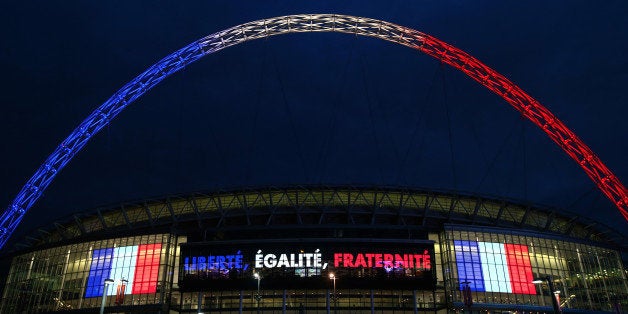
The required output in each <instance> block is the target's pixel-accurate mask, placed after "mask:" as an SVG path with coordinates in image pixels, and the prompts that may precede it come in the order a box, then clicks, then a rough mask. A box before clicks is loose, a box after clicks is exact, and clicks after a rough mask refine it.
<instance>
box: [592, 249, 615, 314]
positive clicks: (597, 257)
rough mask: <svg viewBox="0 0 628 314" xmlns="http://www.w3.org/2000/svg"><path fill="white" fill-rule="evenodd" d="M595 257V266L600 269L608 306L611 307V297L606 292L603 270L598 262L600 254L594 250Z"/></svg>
mask: <svg viewBox="0 0 628 314" xmlns="http://www.w3.org/2000/svg"><path fill="white" fill-rule="evenodd" d="M595 258H596V259H597V266H598V267H599V269H600V276H601V277H602V284H604V292H605V293H606V300H608V307H609V308H611V309H612V308H613V304H612V303H611V297H610V295H609V294H608V288H606V279H605V278H606V275H604V270H603V269H602V264H601V263H600V256H599V255H598V254H597V251H595Z"/></svg>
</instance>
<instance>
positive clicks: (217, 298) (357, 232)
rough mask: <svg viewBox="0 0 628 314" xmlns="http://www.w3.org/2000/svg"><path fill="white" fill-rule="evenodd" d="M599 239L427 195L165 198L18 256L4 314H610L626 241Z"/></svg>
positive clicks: (555, 217) (46, 237) (336, 192)
mask: <svg viewBox="0 0 628 314" xmlns="http://www.w3.org/2000/svg"><path fill="white" fill-rule="evenodd" d="M608 230H609V229H608V228H606V227H605V226H603V225H601V224H596V223H592V222H591V221H588V220H586V219H583V218H580V217H578V216H565V215H564V214H562V213H560V212H557V211H555V210H551V209H546V208H536V207H530V206H521V205H517V204H516V203H513V202H511V201H508V200H495V199H485V198H479V197H476V196H467V195H456V194H450V193H442V192H434V191H415V190H403V189H381V188H379V189H374V188H355V187H324V188H322V187H294V188H284V189H280V188H268V189H257V190H244V191H229V192H221V193H215V194H195V195H185V196H183V195H182V196H171V197H167V198H163V199H155V200H143V201H139V202H130V203H123V204H119V205H117V206H115V207H109V208H101V209H97V210H94V211H91V212H88V213H85V214H75V215H72V216H69V217H65V218H64V219H61V220H59V221H57V222H55V223H52V224H50V226H49V227H48V228H45V229H39V230H37V231H36V232H33V233H32V234H31V235H30V236H29V237H27V238H26V239H24V240H23V241H21V242H19V243H18V244H17V247H19V248H20V250H19V251H18V252H17V253H16V254H15V257H14V258H13V261H12V264H11V269H10V273H9V277H8V278H9V279H8V281H7V283H6V286H5V289H4V291H5V292H4V295H3V299H2V310H1V311H2V312H3V313H35V312H37V313H40V312H53V311H66V312H71V313H75V312H76V313H81V312H85V313H88V312H94V311H95V310H96V309H98V308H99V307H101V306H102V305H103V304H104V309H105V310H106V312H112V313H122V312H124V313H131V312H132V313H142V312H144V313H156V312H160V313H201V312H203V313H256V312H264V313H286V312H289V313H305V312H307V313H330V312H334V313H364V312H377V313H380V312H381V313H424V312H425V313H456V312H462V311H465V313H468V312H469V311H473V312H479V313H487V312H490V313H505V312H509V313H513V312H517V313H552V312H553V303H552V302H554V300H556V304H557V306H560V308H561V309H562V311H563V312H565V313H595V312H612V311H614V308H615V307H617V306H620V303H621V306H624V307H625V306H626V303H625V302H626V297H627V295H626V291H627V289H626V285H627V281H626V278H625V275H624V273H623V267H622V261H621V257H620V253H619V248H620V245H621V243H624V244H625V239H624V238H622V237H621V236H620V235H618V234H615V233H612V232H608ZM538 279H540V280H541V281H540V282H539V281H535V280H538ZM105 280H112V282H111V283H107V282H106V281H105ZM534 282H536V283H534ZM550 290H553V292H556V291H559V292H556V298H552V297H551V296H552V294H551V293H550ZM103 296H104V299H103ZM103 302H104V303H103Z"/></svg>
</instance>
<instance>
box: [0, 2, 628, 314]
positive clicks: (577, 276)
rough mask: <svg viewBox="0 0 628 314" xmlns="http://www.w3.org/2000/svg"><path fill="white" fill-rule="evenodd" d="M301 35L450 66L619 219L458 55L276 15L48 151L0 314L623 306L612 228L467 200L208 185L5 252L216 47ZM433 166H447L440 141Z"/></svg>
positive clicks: (546, 211) (430, 43)
mask: <svg viewBox="0 0 628 314" xmlns="http://www.w3.org/2000/svg"><path fill="white" fill-rule="evenodd" d="M304 32H335V33H345V34H351V35H354V36H355V37H357V36H365V37H370V38H375V39H380V40H384V41H388V42H391V43H395V44H398V45H401V46H404V47H408V48H410V49H414V50H416V51H418V52H421V53H423V54H426V55H428V56H431V57H433V58H435V59H437V60H438V61H439V63H440V66H439V67H442V65H449V66H451V67H452V68H454V69H456V70H459V71H460V72H461V73H463V74H465V75H466V76H468V77H469V78H470V79H472V80H474V81H476V82H477V83H479V84H480V85H482V86H483V87H485V88H486V89H487V90H488V91H491V92H493V93H494V94H496V95H498V96H499V97H501V98H502V99H503V100H504V101H505V102H506V103H507V104H509V105H510V106H512V107H513V108H514V109H515V110H516V111H517V112H518V113H519V114H521V117H522V118H525V119H527V120H529V122H532V124H533V125H535V126H537V127H538V128H539V129H540V130H541V131H542V132H543V133H544V134H545V135H547V136H548V137H549V139H550V140H552V141H553V142H554V144H556V145H557V147H558V148H560V149H562V150H563V152H564V153H566V155H567V156H568V157H570V158H571V159H572V160H573V161H575V162H576V164H577V165H578V166H579V167H580V168H582V170H583V171H584V173H585V174H586V175H587V176H588V178H589V179H591V181H592V182H593V183H594V184H595V187H597V188H598V189H599V190H600V191H601V192H602V195H604V196H606V197H607V198H608V200H610V201H611V203H612V204H613V205H614V206H615V207H617V209H618V210H619V213H620V214H621V215H622V216H623V218H625V219H626V220H628V190H627V189H626V188H625V187H624V186H623V185H622V183H621V182H620V180H619V178H618V176H617V175H615V174H614V173H613V172H611V170H610V169H609V168H608V167H607V166H606V165H605V164H604V163H603V162H602V161H601V160H600V159H599V158H598V157H597V155H596V154H595V153H594V152H593V151H592V150H591V149H590V148H589V147H588V146H587V145H586V144H584V142H583V141H582V140H580V138H579V137H578V136H576V134H575V133H574V132H573V131H571V130H570V129H569V128H567V126H566V125H565V124H564V123H563V122H562V121H560V120H559V119H558V118H556V117H555V116H554V115H553V114H552V113H551V112H550V111H549V109H547V108H546V107H544V106H543V105H541V104H540V103H539V102H538V101H537V100H535V99H534V98H532V97H531V96H530V95H528V94H527V93H526V92H524V91H523V90H522V89H521V88H519V87H518V86H517V85H515V84H514V83H513V82H511V81H510V80H508V79H507V78H506V77H504V76H503V75H501V74H499V73H497V72H496V71H495V70H493V69H491V68H490V67H488V66H487V65H485V64H483V63H482V62H480V61H479V60H478V59H476V58H474V57H473V56H471V55H469V54H468V53H466V52H464V51H462V50H460V49H459V48H456V47H454V46H452V45H450V44H448V43H446V42H444V41H442V40H439V39H437V38H435V37H433V36H430V35H428V34H425V33H422V32H419V31H417V30H415V29H412V28H408V27H404V26H400V25H397V24H394V23H391V22H386V21H382V20H375V19H370V18H363V17H356V16H350V15H340V14H298V15H287V16H278V17H273V18H267V19H261V20H256V21H252V22H247V23H244V24H240V25H237V26H234V27H231V28H228V29H225V30H222V31H219V32H216V33H213V34H210V35H208V36H205V37H203V38H200V39H198V40H196V41H194V42H192V43H190V44H188V45H187V46H184V47H183V48H181V49H179V50H177V51H175V52H173V53H172V54H170V55H167V56H166V57H164V58H163V59H161V60H160V61H158V62H157V63H155V64H154V65H152V66H150V67H149V68H147V69H146V70H145V71H144V72H142V73H141V74H139V75H138V76H137V77H135V78H134V79H133V80H131V81H130V82H129V83H127V84H126V85H124V86H123V87H122V88H121V89H120V90H118V91H117V92H116V93H114V94H113V95H112V96H111V97H110V98H109V99H108V100H106V101H105V102H104V103H102V104H101V105H100V106H99V107H98V108H97V109H95V110H94V111H92V112H91V114H90V115H89V116H88V117H87V118H86V119H85V120H83V121H82V122H81V123H80V124H79V126H78V127H77V128H76V129H74V130H73V131H72V132H71V133H70V135H69V136H68V137H67V138H65V139H64V140H63V141H62V142H61V143H60V144H59V145H58V146H57V148H56V149H55V150H54V151H53V153H52V154H50V155H49V156H48V158H47V159H46V161H45V162H44V163H42V164H41V166H40V167H39V168H37V170H36V172H35V173H34V175H33V176H32V177H31V178H30V179H29V180H28V181H27V183H26V184H24V186H23V187H22V189H21V190H20V192H19V193H18V194H17V196H16V197H15V199H13V201H12V202H11V203H10V205H9V206H8V207H7V208H6V210H5V211H4V212H3V213H2V216H1V217H0V249H1V250H2V254H3V261H4V262H6V263H10V266H9V267H8V269H7V270H6V271H7V272H8V274H7V275H6V277H5V278H6V280H5V282H4V283H3V290H2V301H1V303H0V312H1V313H49V312H66V313H94V312H97V311H100V313H214V312H217V313H262V312H263V313H288V312H290V313H332V312H333V313H376V312H378V313H621V312H622V308H623V309H626V308H628V301H627V300H628V280H627V279H626V270H625V266H624V265H623V262H622V256H621V254H622V253H625V252H626V250H627V247H626V244H627V243H628V241H627V239H626V236H625V234H624V233H622V232H618V231H615V230H614V229H613V228H611V227H609V226H607V225H605V224H604V223H602V222H596V221H593V220H591V218H590V217H584V216H582V215H580V214H578V213H574V212H570V211H569V210H566V209H565V208H548V207H545V206H541V205H533V204H531V202H530V201H526V203H521V202H519V201H516V200H512V199H508V198H497V197H495V198H492V197H485V196H482V195H478V194H481V193H478V194H461V193H459V192H446V191H442V190H428V189H415V188H408V187H385V186H384V185H385V184H381V185H375V186H349V185H338V186H326V185H324V184H322V183H321V184H318V185H311V186H310V185H304V186H288V187H274V186H264V187H261V188H258V189H243V190H223V191H215V190H214V191H209V192H207V193H194V194H186V195H173V196H164V197H163V198H155V199H142V200H139V201H131V202H124V203H121V204H117V205H112V206H105V207H99V208H95V209H92V210H89V209H85V208H79V210H80V211H79V212H77V213H75V214H71V215H69V216H65V217H61V218H58V219H55V218H54V217H53V218H52V219H51V221H53V222H51V223H48V224H47V225H45V226H44V227H40V228H37V229H35V230H32V231H31V232H30V233H28V235H26V236H23V237H22V238H20V239H15V240H13V241H12V242H11V243H10V244H11V245H10V246H7V247H5V244H7V241H8V239H9V238H10V236H11V235H12V234H13V233H14V231H15V230H16V228H17V226H18V225H19V224H20V222H21V221H22V219H23V217H24V215H25V214H26V212H27V211H28V210H29V209H30V208H32V207H33V205H34V204H35V203H36V202H37V200H38V199H39V198H40V197H42V195H43V194H44V191H45V190H46V188H47V187H48V186H49V184H50V183H51V182H52V181H53V180H54V178H55V177H56V175H57V174H58V173H59V172H60V171H61V170H63V169H64V167H65V166H66V165H67V164H68V163H69V162H70V161H71V160H72V158H74V156H76V155H77V154H78V153H79V152H80V151H81V149H82V148H83V147H84V146H85V145H86V144H87V142H88V141H89V140H90V139H91V138H92V137H93V136H94V135H95V134H97V133H99V132H100V131H101V130H103V128H105V127H108V125H109V124H110V122H111V121H112V120H114V119H115V118H116V116H117V115H118V114H119V113H120V112H121V111H123V110H124V109H125V108H126V107H127V106H128V105H129V104H131V103H132V102H134V101H135V100H136V99H138V98H139V97H141V96H142V95H144V94H145V93H146V92H148V91H149V90H150V89H151V88H153V87H154V86H156V85H157V84H159V83H160V82H161V81H163V80H165V79H166V78H168V77H169V76H171V75H173V74H174V73H176V72H178V71H181V70H182V69H184V68H186V67H187V66H189V65H190V64H192V63H194V62H196V61H198V60H200V59H201V58H203V57H205V56H208V55H210V54H213V53H215V52H218V51H220V50H223V49H226V48H229V47H231V46H235V45H238V44H241V43H245V42H248V41H251V40H256V39H266V38H268V37H271V36H277V35H283V34H292V33H304ZM435 77H436V76H435ZM443 80H444V76H443ZM365 85H366V84H365ZM443 87H444V83H443ZM444 94H445V93H444ZM283 98H284V100H285V95H284V97H283ZM287 111H288V110H287ZM446 111H447V110H446ZM290 119H291V118H290ZM290 122H291V123H292V121H290ZM523 130H524V128H522V131H521V134H522V136H521V138H522V139H524V136H523V135H524V134H523ZM292 131H293V132H294V130H292ZM374 133H375V132H374ZM330 134H331V133H330ZM449 140H450V141H451V134H449ZM522 146H523V145H522ZM169 149H170V148H169V147H168V150H169ZM524 149H525V148H524ZM450 153H451V155H452V157H451V160H452V168H455V167H454V164H453V160H454V158H453V149H451V142H450ZM523 156H524V157H525V154H524V155H523ZM523 164H524V165H525V164H526V163H525V158H524V162H523ZM524 170H525V167H524ZM365 172H366V171H365ZM453 177H454V182H455V181H456V176H455V173H454V176H453ZM524 181H525V178H524ZM305 182H311V181H305ZM431 183H432V182H430V184H431ZM454 186H455V184H454ZM592 190H593V189H592ZM587 193H588V192H587ZM121 199H122V198H121ZM64 206H65V204H64ZM591 208H594V209H597V207H595V206H591ZM66 213H67V212H66ZM589 214H591V211H590V212H589ZM589 216H590V215H589ZM606 221H607V223H610V222H608V220H606ZM9 260H10V261H9Z"/></svg>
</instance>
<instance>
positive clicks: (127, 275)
mask: <svg viewBox="0 0 628 314" xmlns="http://www.w3.org/2000/svg"><path fill="white" fill-rule="evenodd" d="M160 258H161V243H156V244H141V245H133V246H121V247H115V248H102V249H96V250H94V251H93V253H92V259H91V264H90V268H89V276H88V277H87V285H86V289H85V297H86V298H93V297H99V296H102V295H103V290H104V287H105V285H104V282H105V279H113V280H114V283H113V284H111V285H108V286H107V291H106V294H107V295H116V294H117V290H118V288H120V287H119V286H123V287H124V288H120V289H123V290H124V294H140V293H155V292H156V291H157V277H158V274H159V261H160ZM122 280H126V282H122Z"/></svg>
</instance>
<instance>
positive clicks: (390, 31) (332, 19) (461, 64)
mask: <svg viewBox="0 0 628 314" xmlns="http://www.w3.org/2000/svg"><path fill="white" fill-rule="evenodd" d="M300 32H339V33H349V34H354V35H361V36H368V37H375V38H379V39H382V40H386V41H390V42H394V43H397V44H400V45H403V46H407V47H410V48H413V49H417V50H419V51H421V52H423V53H425V54H427V55H430V56H432V57H434V58H436V59H438V60H440V61H441V62H443V63H446V64H448V65H450V66H452V67H454V68H456V69H458V70H460V71H462V72H463V73H465V74H466V75H467V76H469V77H471V78H472V79H473V80H475V81H477V82H478V83H480V84H482V85H483V86H485V87H486V88H488V89H489V90H491V91H492V92H494V93H495V94H497V95H499V96H500V97H502V98H503V99H504V100H506V101H507V102H508V103H509V104H510V105H511V106H513V107H514V108H515V109H516V110H517V111H519V112H520V113H521V114H522V115H523V116H524V117H526V118H527V119H529V120H530V121H532V122H533V123H534V124H535V125H537V126H538V127H539V128H541V130H543V131H544V132H545V133H546V134H547V135H548V136H549V137H550V138H551V139H552V140H553V141H554V142H555V143H556V144H557V145H558V146H559V147H560V148H562V149H563V151H565V153H567V155H569V156H570V157H571V158H572V159H573V160H575V161H576V162H577V163H578V164H579V165H580V167H581V168H582V169H583V170H584V172H585V173H586V174H587V175H588V176H589V178H591V180H592V181H593V182H595V184H596V185H597V186H598V188H599V189H600V190H601V191H602V192H603V193H604V194H605V195H606V197H607V198H608V199H610V200H611V201H612V202H613V203H614V204H615V206H616V207H617V208H618V210H619V211H620V213H621V214H622V215H623V216H624V218H625V219H626V220H627V221H628V190H626V187H625V186H624V185H623V184H622V183H621V182H620V181H619V178H617V176H615V175H614V174H613V173H612V172H611V171H610V170H609V169H608V168H607V167H606V165H605V164H604V163H602V161H601V160H600V159H599V158H598V157H597V156H596V155H595V153H593V151H592V150H591V149H590V148H589V147H588V146H587V145H586V144H584V142H582V140H580V138H578V136H576V134H575V133H573V132H572V131H571V130H570V129H569V128H567V126H566V125H565V124H564V123H563V122H561V121H560V120H558V119H557V118H556V117H555V116H554V115H553V114H552V113H551V112H550V111H549V110H548V109H547V108H545V107H544V106H543V105H541V104H540V103H539V102H538V101H537V100H535V99H534V98H532V97H531V96H530V95H528V94H527V93H525V92H524V91H523V90H522V89H521V88H519V87H518V86H517V85H515V84H514V83H512V82H511V81H510V80H508V79H507V78H505V77H504V76H503V75H501V74H499V73H497V72H495V71H494V70H493V69H491V68H489V67H488V66H486V65H484V64H483V63H482V62H480V61H479V60H478V59H476V58H474V57H472V56H471V55H469V54H467V53H465V52H464V51H462V50H460V49H458V48H456V47H454V46H451V45H449V44H447V43H445V42H443V41H441V40H439V39H437V38H435V37H432V36H430V35H427V34H424V33H421V32H419V31H417V30H414V29H411V28H407V27H403V26H400V25H396V24H393V23H390V22H385V21H380V20H375V19H369V18H363V17H356V16H349V15H337V14H300V15H289V16H280V17H273V18H268V19H263V20H258V21H253V22H249V23H245V24H241V25H238V26H235V27H231V28H229V29H226V30H223V31H219V32H217V33H214V34H211V35H209V36H207V37H204V38H201V39H200V40H197V41H195V42H193V43H191V44H189V45H187V46H185V47H183V48H181V49H179V50H177V51H175V52H174V53H172V54H170V55H168V56H166V57H165V58H164V59H162V60H160V61H159V62H157V63H156V64H154V65H153V66H151V67H149V68H148V69H147V70H146V71H144V72H142V73H141V74H140V75H138V76H137V77H136V78H135V79H133V80H132V81H131V82H129V83H127V84H126V85H124V86H123V87H122V88H121V89H120V90H118V91H117V92H116V93H115V94H114V95H113V96H111V98H109V99H108V100H107V101H105V103H103V104H102V105H101V106H100V107H98V108H97V109H96V110H94V111H93V112H92V113H91V114H90V115H89V116H88V117H87V118H86V119H85V120H83V122H81V123H80V124H79V126H78V127H77V128H76V129H74V131H72V133H70V135H69V136H68V137H67V138H66V139H65V140H63V142H61V144H60V145H59V146H58V147H57V148H56V149H55V150H54V151H53V153H52V154H51V155H50V156H48V158H47V159H46V161H45V162H44V163H43V164H42V165H41V166H40V167H39V168H38V169H37V171H36V172H35V173H34V174H33V176H32V177H31V178H30V179H29V180H28V181H27V183H26V184H25V185H24V186H23V187H22V189H21V190H20V192H19V193H18V195H17V196H16V197H15V199H14V200H13V201H12V202H11V204H10V205H9V206H8V207H7V208H6V209H5V211H4V212H3V213H2V216H0V248H2V247H4V245H5V243H6V241H7V240H8V238H9V237H10V236H11V234H12V233H13V232H14V230H15V229H16V228H17V225H18V224H19V223H20V221H21V220H22V218H23V217H24V214H25V213H26V212H27V211H28V210H29V209H30V208H31V207H32V206H33V204H34V203H35V202H36V201H37V200H38V199H39V198H40V197H41V195H42V193H43V191H44V190H45V189H46V188H47V187H48V185H49V184H50V183H51V182H52V180H53V179H54V178H55V176H56V175H57V173H59V171H61V170H62V169H63V168H64V167H65V166H66V165H67V163H68V162H69V161H70V160H71V159H72V158H73V157H74V156H75V155H76V154H77V153H78V152H79V151H80V150H81V149H82V148H83V147H84V146H85V144H87V142H88V141H89V140H90V139H91V138H92V136H94V134H96V133H98V132H99V131H100V130H101V129H102V128H103V127H105V126H106V125H108V124H109V123H110V122H111V120H112V119H114V118H115V117H116V116H117V115H118V114H119V113H120V112H121V111H122V110H124V109H125V108H126V107H127V106H128V105H129V104H131V103H132V102H133V101H135V100H136V99H137V98H139V97H140V96H142V95H143V94H144V93H146V92H147V91H148V90H150V89H152V88H153V87H154V86H155V85H157V84H158V83H159V82H161V81H163V80H164V79H166V78H167V77H168V76H170V75H172V74H174V73H176V72H178V71H179V70H181V69H183V68H184V67H186V66H187V65H189V64H191V63H193V62H195V61H197V60H199V59H200V58H202V57H204V56H206V55H208V54H211V53H214V52H216V51H219V50H222V49H224V48H227V47H230V46H234V45H237V44H240V43H243V42H246V41H250V40H254V39H260V38H266V37H269V36H274V35H280V34H288V33H300ZM173 219H175V217H173Z"/></svg>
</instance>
